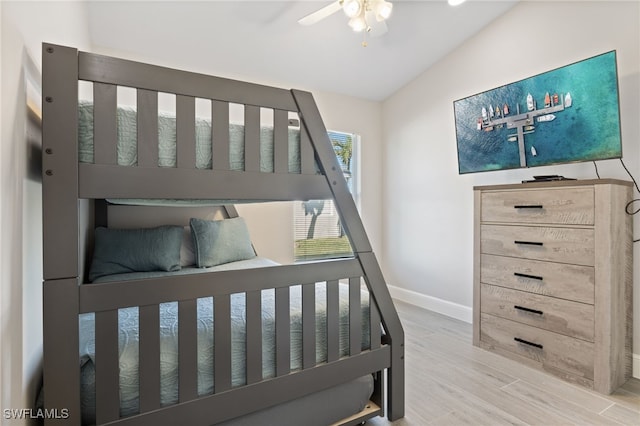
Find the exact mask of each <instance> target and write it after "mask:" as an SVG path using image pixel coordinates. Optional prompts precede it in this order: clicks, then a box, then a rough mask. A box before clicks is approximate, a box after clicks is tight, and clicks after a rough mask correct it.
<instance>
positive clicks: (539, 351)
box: [480, 314, 594, 380]
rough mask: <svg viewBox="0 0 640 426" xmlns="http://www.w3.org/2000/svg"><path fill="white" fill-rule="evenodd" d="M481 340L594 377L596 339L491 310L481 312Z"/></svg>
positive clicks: (543, 362)
mask: <svg viewBox="0 0 640 426" xmlns="http://www.w3.org/2000/svg"><path fill="white" fill-rule="evenodd" d="M516 339H518V340H516ZM480 340H481V341H482V342H484V343H485V344H487V345H491V346H496V347H500V348H502V349H504V350H507V351H509V352H513V353H515V354H518V355H521V356H523V357H526V358H529V359H532V360H534V361H537V362H539V363H541V364H542V366H543V367H545V366H546V367H551V368H552V369H559V370H562V371H566V372H568V373H570V374H573V375H575V376H578V377H582V378H586V379H589V380H593V366H594V345H593V343H590V342H585V341H584V340H580V339H575V338H572V337H567V336H563V335H561V334H557V333H553V332H551V331H547V330H543V329H540V328H536V327H531V326H529V325H526V324H520V323H518V322H515V321H510V320H507V319H503V318H498V317H495V316H493V315H488V314H481V318H480Z"/></svg>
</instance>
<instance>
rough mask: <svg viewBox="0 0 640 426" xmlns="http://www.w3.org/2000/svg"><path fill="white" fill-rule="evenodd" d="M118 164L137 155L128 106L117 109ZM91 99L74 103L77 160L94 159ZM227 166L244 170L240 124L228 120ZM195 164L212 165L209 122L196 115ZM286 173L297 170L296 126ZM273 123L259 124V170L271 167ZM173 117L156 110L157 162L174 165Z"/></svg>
mask: <svg viewBox="0 0 640 426" xmlns="http://www.w3.org/2000/svg"><path fill="white" fill-rule="evenodd" d="M116 117H117V135H118V142H117V152H118V156H117V157H118V160H117V161H118V165H120V166H136V165H137V163H138V158H137V112H136V109H135V108H133V107H129V106H122V105H119V106H118V109H117V114H116ZM93 123H94V120H93V103H91V102H89V101H79V103H78V159H79V161H80V162H81V163H93V162H94V137H93V135H94V126H93ZM228 126H229V169H230V170H238V171H242V170H244V126H243V125H240V124H233V123H229V124H228ZM195 135H196V140H195V143H196V168H197V169H211V168H212V164H213V162H212V142H211V141H212V137H211V135H212V123H211V120H207V119H204V118H196V123H195ZM288 140H289V145H288V146H289V150H288V151H289V155H288V157H289V158H288V163H289V173H300V170H301V166H300V129H298V128H292V127H289V129H288ZM273 154H274V132H273V127H268V126H261V128H260V171H261V172H266V173H272V172H273V171H274V164H273V158H274V155H273ZM176 164H177V149H176V117H175V116H174V115H172V114H170V113H166V112H159V113H158V166H159V167H176Z"/></svg>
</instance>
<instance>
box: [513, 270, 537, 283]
mask: <svg viewBox="0 0 640 426" xmlns="http://www.w3.org/2000/svg"><path fill="white" fill-rule="evenodd" d="M513 275H515V276H516V277H522V278H531V279H532V280H540V281H542V277H540V276H538V275H529V274H521V273H520V272H514V273H513Z"/></svg>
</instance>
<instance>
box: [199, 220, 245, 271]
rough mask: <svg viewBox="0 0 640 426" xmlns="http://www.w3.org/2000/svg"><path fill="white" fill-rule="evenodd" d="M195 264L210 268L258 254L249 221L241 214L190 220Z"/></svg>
mask: <svg viewBox="0 0 640 426" xmlns="http://www.w3.org/2000/svg"><path fill="white" fill-rule="evenodd" d="M189 224H190V225H191V234H192V236H193V246H194V249H195V254H196V265H197V266H198V267H199V268H208V267H211V266H216V265H221V264H223V263H229V262H235V261H238V260H246V259H251V258H253V257H255V256H256V254H255V252H254V250H253V246H252V245H251V238H250V237H249V230H248V229H247V224H246V223H245V221H244V219H243V218H241V217H235V218H232V219H224V220H204V219H196V218H192V219H191V220H190V221H189Z"/></svg>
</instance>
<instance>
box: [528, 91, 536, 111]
mask: <svg viewBox="0 0 640 426" xmlns="http://www.w3.org/2000/svg"><path fill="white" fill-rule="evenodd" d="M534 108H535V104H534V103H533V96H531V93H528V94H527V109H528V110H529V111H533V109H534Z"/></svg>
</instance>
